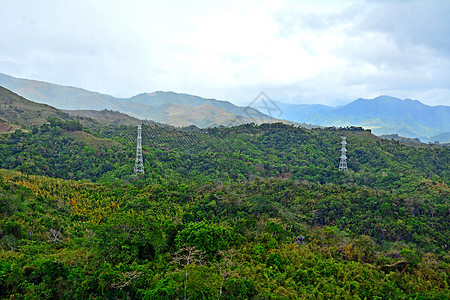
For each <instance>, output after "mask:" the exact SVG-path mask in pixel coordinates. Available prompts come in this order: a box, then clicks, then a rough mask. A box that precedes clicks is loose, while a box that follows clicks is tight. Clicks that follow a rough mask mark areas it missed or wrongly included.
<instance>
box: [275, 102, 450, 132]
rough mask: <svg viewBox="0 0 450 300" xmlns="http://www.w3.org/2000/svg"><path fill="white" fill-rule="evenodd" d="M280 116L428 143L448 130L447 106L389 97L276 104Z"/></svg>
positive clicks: (449, 128)
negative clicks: (335, 103) (343, 102)
mask: <svg viewBox="0 0 450 300" xmlns="http://www.w3.org/2000/svg"><path fill="white" fill-rule="evenodd" d="M279 106H280V107H281V108H282V110H283V112H286V113H284V114H283V116H282V117H284V118H289V119H290V120H293V121H295V122H305V123H314V124H318V125H323V126H363V127H365V128H370V129H371V130H372V131H373V132H374V133H375V134H377V135H385V134H393V133H397V134H399V135H402V136H406V137H410V138H421V139H424V140H428V139H429V138H430V137H431V136H434V135H438V134H440V133H443V132H449V131H450V107H448V106H428V105H425V104H423V103H421V102H419V101H417V100H410V99H405V100H401V99H398V98H394V97H389V96H380V97H377V98H375V99H361V98H360V99H357V100H355V101H353V102H351V103H349V104H347V105H344V106H340V107H334V108H333V107H329V106H322V105H292V104H284V103H280V104H279Z"/></svg>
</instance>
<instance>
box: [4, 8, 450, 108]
mask: <svg viewBox="0 0 450 300" xmlns="http://www.w3.org/2000/svg"><path fill="white" fill-rule="evenodd" d="M0 7H1V10H0V73H5V74H8V75H11V76H15V77H20V78H28V79H35V80H41V81H47V82H51V83H56V84H61V85H67V86H75V87H81V88H84V89H87V90H91V91H97V92H101V93H105V94H110V95H113V96H116V97H124V98H125V97H131V96H134V95H136V94H139V93H144V92H153V91H174V92H179V93H188V94H193V95H198V96H202V97H206V98H216V99H221V100H228V101H231V102H233V103H235V104H237V105H246V104H248V103H250V102H251V101H252V100H253V99H254V98H255V97H256V96H257V95H258V94H260V92H261V91H264V92H265V94H266V95H267V96H268V97H270V98H271V99H273V100H279V101H282V102H286V103H308V104H325V105H331V106H336V105H343V104H346V103H349V102H351V101H353V100H355V99H357V98H368V99H371V98H374V97H377V96H379V95H389V96H394V97H398V98H402V99H404V98H410V99H416V100H420V101H421V102H423V103H425V104H428V105H450V17H449V16H450V1H449V0H410V1H408V0H339V1H337V0H336V1H334V0H321V1H314V0H311V1H309V0H278V1H251V0H250V1H247V0H236V1H235V0H229V1H212V0H190V1H172V0H166V1H153V0H126V1H125V0H123V1H116V0H76V1H72V0H67V1H60V0H53V1H52V0H40V1H33V0H14V1H12V0H0Z"/></svg>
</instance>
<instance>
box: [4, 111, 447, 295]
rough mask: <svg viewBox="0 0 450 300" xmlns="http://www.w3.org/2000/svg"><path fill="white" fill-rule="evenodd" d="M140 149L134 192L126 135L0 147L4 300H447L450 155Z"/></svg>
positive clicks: (187, 133)
mask: <svg viewBox="0 0 450 300" xmlns="http://www.w3.org/2000/svg"><path fill="white" fill-rule="evenodd" d="M142 136H143V140H142V144H143V153H144V164H145V175H142V176H138V177H134V176H133V175H132V173H133V166H134V158H135V151H136V150H135V147H136V128H135V127H133V126H124V125H122V126H95V127H88V128H84V129H83V126H82V125H81V123H79V122H76V121H73V120H69V121H64V120H58V119H52V120H50V121H49V123H48V124H44V125H42V126H40V127H33V128H29V130H17V131H15V132H13V133H9V134H3V135H0V168H2V170H0V214H1V219H0V238H1V240H0V298H2V299H8V298H10V297H14V298H17V299H56V298H66V299H89V298H98V299H111V298H131V299H311V298H312V299H323V298H336V299H358V298H359V299H411V298H412V299H446V298H448V297H450V289H449V283H450V280H449V275H448V274H449V273H450V266H449V263H450V255H449V245H448V241H449V240H450V231H449V228H450V204H449V199H450V189H449V184H450V174H449V172H450V166H449V158H450V149H448V148H442V147H439V146H437V145H421V146H417V147H411V146H405V145H403V144H401V143H399V142H396V141H388V140H382V139H379V138H377V137H375V136H374V135H372V134H371V133H370V132H369V131H365V130H363V129H361V128H354V127H353V128H322V129H305V128H298V127H294V126H290V125H284V124H263V125H259V126H256V125H253V124H246V125H241V126H238V127H232V128H226V127H220V128H208V129H203V130H200V129H197V128H185V129H176V128H170V127H159V126H152V125H144V126H143V133H142ZM341 136H346V137H347V142H348V145H347V149H348V152H347V156H348V168H349V171H347V172H340V171H338V164H339V156H340V153H339V150H340V146H341V145H340V142H341Z"/></svg>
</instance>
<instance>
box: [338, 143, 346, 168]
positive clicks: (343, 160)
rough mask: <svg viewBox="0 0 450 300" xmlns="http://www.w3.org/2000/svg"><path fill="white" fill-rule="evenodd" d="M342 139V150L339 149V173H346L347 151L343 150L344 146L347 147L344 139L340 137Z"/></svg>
mask: <svg viewBox="0 0 450 300" xmlns="http://www.w3.org/2000/svg"><path fill="white" fill-rule="evenodd" d="M341 138H342V142H341V144H342V148H341V161H340V162H339V171H347V155H346V152H347V149H346V148H345V145H347V142H346V141H345V139H346V137H345V136H341Z"/></svg>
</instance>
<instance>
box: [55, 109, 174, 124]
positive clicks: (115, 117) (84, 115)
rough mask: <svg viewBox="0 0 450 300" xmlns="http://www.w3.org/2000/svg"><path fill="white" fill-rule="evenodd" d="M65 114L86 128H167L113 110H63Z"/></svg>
mask: <svg viewBox="0 0 450 300" xmlns="http://www.w3.org/2000/svg"><path fill="white" fill-rule="evenodd" d="M62 111H63V112H65V113H67V114H69V115H71V116H73V117H77V118H79V119H80V122H81V123H82V124H83V125H84V126H86V127H98V126H105V125H139V124H150V125H159V126H167V125H163V124H158V123H156V122H153V121H149V120H141V119H138V118H134V117H132V116H129V115H127V114H124V113H121V112H119V111H112V110H107V109H104V110H62Z"/></svg>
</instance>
